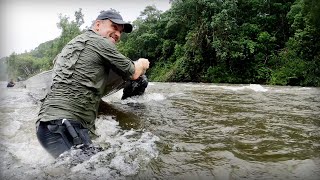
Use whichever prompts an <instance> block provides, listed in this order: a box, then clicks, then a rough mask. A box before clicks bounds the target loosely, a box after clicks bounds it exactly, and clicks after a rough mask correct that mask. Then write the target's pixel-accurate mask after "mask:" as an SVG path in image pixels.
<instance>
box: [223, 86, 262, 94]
mask: <svg viewBox="0 0 320 180" xmlns="http://www.w3.org/2000/svg"><path fill="white" fill-rule="evenodd" d="M220 87H222V88H224V89H229V90H232V91H241V90H253V91H255V92H266V91H268V89H266V88H264V87H263V86H261V85H260V84H250V85H246V86H241V87H235V86H220Z"/></svg>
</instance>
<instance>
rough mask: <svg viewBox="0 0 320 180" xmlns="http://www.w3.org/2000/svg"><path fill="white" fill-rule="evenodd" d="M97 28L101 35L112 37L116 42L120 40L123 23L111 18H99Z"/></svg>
mask: <svg viewBox="0 0 320 180" xmlns="http://www.w3.org/2000/svg"><path fill="white" fill-rule="evenodd" d="M95 30H96V32H97V33H98V34H100V35H101V36H103V37H105V38H108V39H110V40H111V41H112V42H113V43H114V44H115V43H116V42H118V41H120V37H121V33H122V32H123V25H121V24H115V23H113V22H112V21H110V20H108V19H107V20H98V21H97V22H96V25H95Z"/></svg>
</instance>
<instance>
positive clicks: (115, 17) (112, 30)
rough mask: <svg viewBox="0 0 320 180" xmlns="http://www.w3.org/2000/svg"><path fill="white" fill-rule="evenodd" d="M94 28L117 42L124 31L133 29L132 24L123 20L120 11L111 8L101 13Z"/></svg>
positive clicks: (128, 31) (127, 31)
mask: <svg viewBox="0 0 320 180" xmlns="http://www.w3.org/2000/svg"><path fill="white" fill-rule="evenodd" d="M92 29H93V30H94V31H95V32H96V33H98V34H100V35H101V36H103V37H106V38H108V39H110V40H111V41H112V42H113V43H116V42H118V41H119V40H120V37H121V33H122V32H126V33H130V32H131V31H132V25H131V24H130V23H127V22H125V21H123V19H122V17H121V15H120V14H119V13H117V12H114V11H110V10H109V11H102V12H101V13H100V15H99V16H98V17H97V19H96V21H95V23H94V25H93V28H92Z"/></svg>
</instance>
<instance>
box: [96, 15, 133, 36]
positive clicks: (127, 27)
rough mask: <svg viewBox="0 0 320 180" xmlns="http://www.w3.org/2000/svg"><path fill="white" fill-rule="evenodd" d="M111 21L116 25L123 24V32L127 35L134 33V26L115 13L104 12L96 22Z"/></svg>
mask: <svg viewBox="0 0 320 180" xmlns="http://www.w3.org/2000/svg"><path fill="white" fill-rule="evenodd" d="M105 19H109V20H110V21H112V22H114V23H116V24H123V25H124V29H123V31H124V32H126V33H130V32H131V31H132V25H131V24H130V23H128V22H125V21H123V19H122V16H121V15H120V14H119V13H117V12H114V11H111V10H108V11H102V12H101V13H100V14H99V16H98V17H97V19H96V20H105Z"/></svg>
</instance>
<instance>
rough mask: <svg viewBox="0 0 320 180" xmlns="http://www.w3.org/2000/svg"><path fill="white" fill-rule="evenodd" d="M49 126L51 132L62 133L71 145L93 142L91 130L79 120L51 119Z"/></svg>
mask: <svg viewBox="0 0 320 180" xmlns="http://www.w3.org/2000/svg"><path fill="white" fill-rule="evenodd" d="M47 127H48V129H49V131H50V132H52V133H59V134H61V136H62V138H63V139H64V140H65V142H66V143H67V144H68V145H69V146H70V147H71V146H74V145H79V144H84V145H89V144H92V142H91V139H90V136H89V130H88V129H87V128H85V127H83V126H82V125H81V123H79V122H77V121H73V120H68V119H62V120H52V121H49V124H48V125H47Z"/></svg>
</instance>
